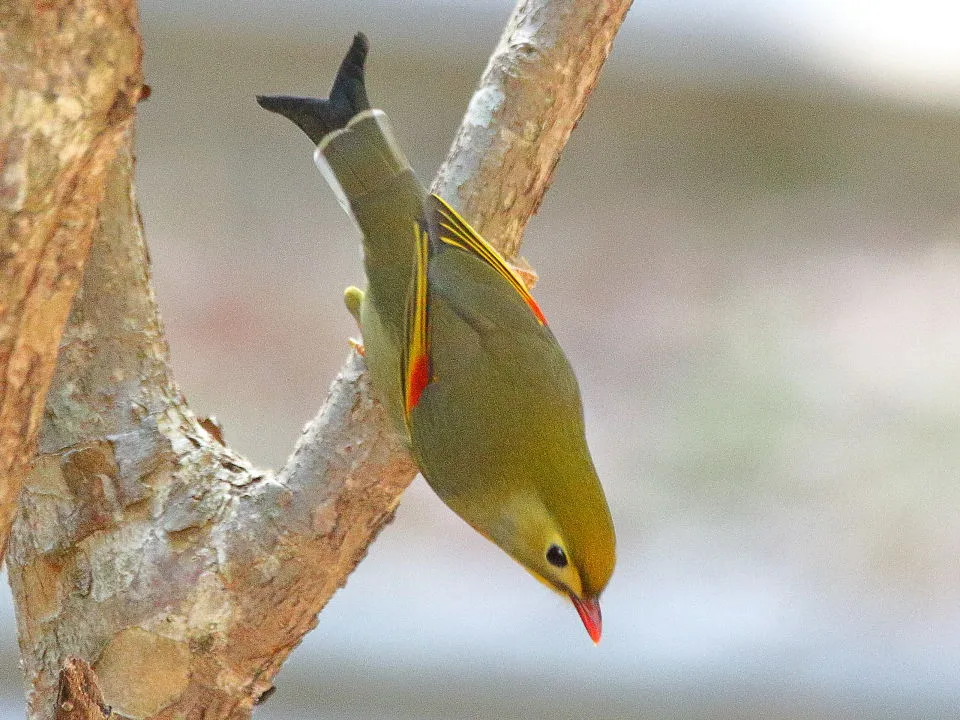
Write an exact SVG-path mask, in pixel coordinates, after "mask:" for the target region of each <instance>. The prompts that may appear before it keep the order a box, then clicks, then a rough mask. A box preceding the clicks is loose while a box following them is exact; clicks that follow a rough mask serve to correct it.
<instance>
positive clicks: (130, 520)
mask: <svg viewBox="0 0 960 720" xmlns="http://www.w3.org/2000/svg"><path fill="white" fill-rule="evenodd" d="M628 5H629V2H619V3H613V2H608V3H603V2H588V1H587V0H580V1H579V2H575V1H573V0H568V1H567V2H562V1H556V2H546V0H542V1H541V2H526V3H521V5H520V6H519V7H518V9H517V11H516V13H515V16H514V18H513V19H512V20H511V24H510V26H509V27H508V31H507V34H506V35H505V37H504V40H503V41H501V45H500V50H498V53H499V55H498V56H496V57H495V58H494V59H493V60H492V61H491V68H495V69H497V70H496V72H497V73H499V75H498V77H500V78H501V79H500V80H499V82H500V83H501V84H500V85H499V86H496V82H498V81H497V80H496V78H494V79H490V78H489V77H488V78H487V79H485V81H484V85H483V86H482V87H481V90H480V91H479V92H480V93H483V94H486V95H489V94H490V93H491V92H492V90H491V88H492V87H498V88H499V89H498V92H499V93H500V94H501V95H502V97H501V99H500V100H499V101H498V102H497V104H496V106H495V107H488V106H487V105H485V104H484V101H483V100H482V99H481V100H479V101H478V100H474V102H473V103H471V109H470V111H468V114H467V117H466V118H465V120H464V128H463V129H462V130H461V133H460V135H459V136H458V140H457V142H456V143H455V144H454V147H453V149H452V150H451V154H450V157H449V158H448V160H447V163H446V164H445V166H444V168H445V169H444V172H443V173H442V175H441V177H440V178H439V179H438V181H437V183H436V184H435V188H437V189H438V190H439V191H441V192H443V193H444V194H446V195H448V196H450V197H457V194H456V193H455V192H453V191H456V190H457V189H458V188H459V189H460V190H459V195H460V197H461V205H463V198H464V197H466V195H465V194H464V190H463V188H464V187H468V186H469V187H476V188H485V187H487V186H488V185H495V184H496V185H499V186H501V187H509V188H517V189H519V188H523V192H522V193H521V192H519V191H516V192H515V193H514V195H515V198H514V200H513V201H512V202H510V203H504V202H503V201H502V200H501V199H500V197H499V196H498V195H496V194H495V193H486V194H484V195H483V197H485V198H486V200H484V201H483V202H480V203H477V202H473V201H472V200H471V202H470V204H469V205H467V206H466V207H467V210H468V212H469V213H470V217H471V219H473V218H474V217H475V218H477V219H478V220H479V222H478V225H479V227H480V229H481V230H482V231H483V230H489V228H490V227H491V226H490V222H491V221H490V218H491V217H493V216H494V215H498V216H507V217H508V218H509V219H510V220H509V224H508V225H504V226H503V227H509V228H511V232H516V233H519V232H520V229H521V228H522V227H523V226H524V224H525V223H526V221H527V219H528V218H529V215H530V214H531V213H532V212H533V211H534V209H535V207H536V206H537V204H538V203H539V200H540V196H541V195H542V193H543V191H544V190H545V189H546V185H547V183H548V181H549V177H550V173H551V170H552V168H553V167H554V165H555V164H556V161H557V158H558V157H559V153H560V150H561V148H562V147H563V144H564V142H565V141H566V139H567V136H568V135H569V132H570V130H571V129H572V128H573V126H574V125H575V123H576V121H577V118H579V116H580V113H581V111H582V109H583V106H584V103H585V101H586V96H587V94H588V93H589V90H590V88H592V87H593V84H594V82H595V80H596V76H597V74H598V72H599V70H600V67H601V65H602V62H603V60H604V58H605V57H606V55H607V52H608V51H609V46H610V43H611V41H612V38H613V36H614V34H615V32H616V28H617V27H618V26H619V22H620V20H622V17H623V14H624V13H625V12H626V9H627V6H628ZM518 28H524V29H523V30H522V32H521V35H522V38H523V51H522V52H519V53H518V52H516V45H517V41H516V37H517V36H516V33H517V32H520V31H518V30H517V29H518ZM511 38H514V39H513V40H511ZM571 47H573V48H580V50H579V51H577V52H579V54H576V53H573V54H571V50H570V48H571ZM564 68H566V69H564ZM527 73H532V74H533V75H534V76H535V77H537V78H539V80H538V81H536V82H533V83H526V82H521V81H520V80H519V78H521V77H522V76H524V75H525V74H527ZM490 74H491V71H490V70H488V73H487V76H490ZM544 95H547V96H549V98H550V101H549V102H547V101H545V100H544V99H543V97H544ZM478 107H485V108H487V109H486V110H485V111H484V112H482V113H479V114H478V110H477V108H478ZM500 123H509V124H511V126H513V125H514V124H516V123H519V125H518V127H529V128H536V129H539V130H536V131H535V130H530V132H529V133H528V134H527V136H526V137H525V138H523V137H520V136H518V135H516V134H515V133H513V132H512V131H511V132H507V131H504V132H500V131H499V130H498V129H497V128H498V127H499V125H500ZM474 137H475V138H476V140H473V139H471V138H474ZM538 137H539V140H537V138H538ZM475 142H476V143H481V144H482V147H483V148H484V149H483V150H482V152H480V154H479V155H478V154H477V153H476V152H475ZM543 143H546V144H547V145H548V146H549V147H550V148H551V149H550V150H549V151H548V152H545V151H544V150H543V147H542V144H543ZM515 144H519V149H516V148H514V145H515ZM487 154H491V156H492V157H497V158H501V160H499V161H497V162H504V160H503V158H506V157H510V158H512V160H510V161H509V162H508V163H507V164H506V165H505V166H503V167H501V166H499V165H498V164H497V163H496V162H491V163H488V162H486V161H485V160H483V158H484V157H485V156H486V155H487ZM468 156H469V157H468ZM470 158H472V159H470ZM132 173H133V159H132V154H131V152H130V151H129V149H128V150H126V151H124V152H122V153H121V154H120V155H118V157H117V159H116V161H115V162H114V163H113V165H112V167H111V170H110V173H109V178H108V184H107V193H106V195H105V197H104V199H103V202H102V204H101V207H100V213H99V219H98V226H97V229H96V233H95V240H94V246H93V249H92V250H91V254H90V261H89V263H88V267H87V271H86V274H85V277H84V282H83V287H82V289H81V291H80V293H79V294H78V297H77V302H76V303H75V305H74V308H73V311H72V314H71V317H70V320H69V323H68V330H67V332H66V333H65V334H64V339H63V343H62V352H61V358H60V362H59V365H58V368H57V374H56V377H55V378H54V382H53V386H52V388H51V392H50V396H49V400H48V405H47V412H46V415H45V418H44V427H43V432H42V441H41V454H40V456H39V457H38V460H37V462H36V468H35V470H34V472H33V473H32V474H31V475H30V477H29V479H28V482H27V483H26V485H25V487H24V493H23V499H22V503H21V505H22V512H21V514H20V515H19V517H18V519H17V523H16V525H15V529H14V533H13V536H12V539H11V545H10V553H9V566H10V581H11V585H12V587H13V589H14V594H15V598H16V602H17V618H18V626H19V632H20V643H21V650H22V655H23V662H24V666H25V669H26V673H27V683H28V687H29V692H30V698H29V704H30V712H31V715H32V716H33V717H37V718H41V717H42V718H50V717H52V716H53V715H54V714H55V706H56V698H57V689H58V677H59V673H60V670H61V667H62V665H63V663H64V662H65V660H66V659H67V658H69V657H78V658H84V659H86V660H87V661H89V662H90V663H91V665H92V666H93V668H94V670H95V671H96V674H97V676H98V678H99V686H100V688H101V690H102V692H103V697H104V701H105V702H106V704H107V705H110V706H112V707H113V710H114V712H115V713H118V714H120V715H123V716H126V717H130V718H148V717H151V718H152V717H158V718H181V717H201V716H203V717H205V718H211V719H214V718H238V719H239V718H246V717H247V716H248V715H249V713H250V709H251V707H252V705H253V704H254V703H255V702H256V700H257V699H258V698H259V697H260V696H261V695H262V694H263V693H265V692H267V691H268V690H269V689H270V687H271V679H272V677H273V676H274V674H275V673H276V671H277V670H278V669H279V667H280V664H281V663H282V662H283V660H284V659H285V658H286V656H287V655H288V653H289V652H290V650H291V649H292V648H293V647H294V646H295V645H296V644H297V643H298V642H299V640H300V639H301V638H302V636H303V635H304V634H305V633H306V632H307V631H308V630H309V629H311V628H312V627H313V626H314V624H315V623H316V615H317V613H318V612H319V611H320V610H321V609H322V608H323V606H324V605H325V604H326V602H327V601H328V600H329V599H330V597H331V596H332V594H333V593H334V592H335V591H336V589H337V588H339V587H340V586H342V585H343V583H344V582H345V580H346V578H347V576H348V575H349V573H350V572H351V571H352V570H353V568H354V567H355V566H356V564H357V563H358V562H359V561H360V559H362V557H363V555H364V553H365V552H366V548H367V547H368V545H369V543H370V542H371V541H372V540H373V539H374V538H375V536H376V535H377V533H378V532H379V530H380V529H381V528H382V527H383V525H384V524H385V523H386V522H388V521H389V520H390V518H391V517H392V514H393V510H394V508H395V507H396V504H397V502H398V501H399V497H400V494H401V493H402V492H403V490H404V489H405V488H406V486H407V485H408V484H409V482H410V480H411V479H412V478H413V476H414V473H415V468H414V466H413V464H412V463H411V461H410V459H409V457H408V456H407V454H406V453H405V452H404V451H403V449H402V448H401V447H400V445H399V444H398V442H397V441H396V439H395V438H394V437H393V435H392V433H391V432H390V431H389V429H388V425H387V423H386V422H385V418H384V416H383V412H382V409H381V408H380V407H379V406H378V405H377V404H375V403H373V402H372V401H371V400H370V399H369V393H368V391H367V385H366V382H367V381H366V374H365V373H364V372H363V362H362V360H361V359H360V358H358V357H357V356H356V355H353V354H351V356H350V357H349V359H348V360H347V362H346V364H345V365H344V367H343V369H342V370H341V373H340V375H339V376H338V378H337V379H336V380H335V381H334V383H333V385H332V387H331V390H330V395H329V397H328V399H327V401H326V403H325V404H324V406H323V408H322V409H321V410H320V413H319V415H318V416H317V417H316V418H315V419H314V420H313V421H312V422H311V423H310V424H309V425H308V426H307V428H306V429H305V431H304V433H303V435H302V437H301V438H300V441H299V442H298V444H297V446H296V448H295V450H294V452H293V454H292V455H291V457H290V459H289V460H288V461H287V463H286V465H285V467H284V468H283V469H281V470H280V471H279V472H278V473H277V474H275V475H274V474H271V473H266V472H262V471H258V470H256V469H255V468H253V467H252V466H251V465H250V464H249V463H248V462H247V461H246V460H244V459H243V458H241V457H239V456H238V455H236V454H235V453H233V452H232V451H230V450H229V448H227V447H225V446H223V445H222V444H221V443H220V442H218V441H217V439H216V438H215V437H213V436H211V435H210V434H209V433H208V432H207V431H206V430H205V429H204V428H203V426H202V425H201V424H200V423H199V422H198V421H197V420H196V418H194V417H193V415H192V414H191V413H190V411H189V409H188V408H187V405H186V403H185V401H184V399H183V398H182V397H181V396H180V394H179V392H178V391H177V389H176V386H175V384H174V382H173V379H172V377H171V375H170V370H169V365H168V362H167V350H166V345H165V342H164V338H163V334H162V330H161V327H160V323H159V318H158V316H157V312H156V307H155V304H154V299H153V294H152V290H151V287H150V278H149V264H148V258H147V252H146V248H145V245H144V244H143V237H142V232H141V227H140V224H139V219H138V216H137V210H136V203H135V199H134V196H133V191H132ZM471 192H473V191H471ZM495 238H496V239H499V240H500V241H501V243H502V242H504V241H506V240H507V239H508V238H505V237H504V236H503V235H502V234H499V235H495ZM509 240H510V242H511V243H512V245H510V247H515V246H516V244H517V243H518V242H519V238H518V237H510V238H509Z"/></svg>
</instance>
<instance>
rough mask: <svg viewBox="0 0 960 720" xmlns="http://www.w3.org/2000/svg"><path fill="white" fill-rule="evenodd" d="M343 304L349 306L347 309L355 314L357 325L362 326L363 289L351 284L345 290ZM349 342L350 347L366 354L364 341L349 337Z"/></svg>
mask: <svg viewBox="0 0 960 720" xmlns="http://www.w3.org/2000/svg"><path fill="white" fill-rule="evenodd" d="M343 304H344V305H346V306H347V310H348V311H349V312H350V314H351V315H353V319H354V320H356V322H357V327H358V328H359V327H360V306H361V305H362V304H363V290H361V289H360V288H358V287H356V286H354V285H351V286H350V287H348V288H347V289H346V290H344V291H343ZM347 342H349V343H350V347H352V348H353V349H354V350H356V351H357V353H358V354H360V355H365V354H366V353H365V352H364V349H363V341H362V340H358V339H356V338H349V339H348V340H347Z"/></svg>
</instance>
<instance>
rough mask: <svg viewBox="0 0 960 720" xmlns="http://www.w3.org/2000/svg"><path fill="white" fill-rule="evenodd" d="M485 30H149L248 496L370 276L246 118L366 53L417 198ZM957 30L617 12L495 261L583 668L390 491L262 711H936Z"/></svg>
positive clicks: (184, 281)
mask: <svg viewBox="0 0 960 720" xmlns="http://www.w3.org/2000/svg"><path fill="white" fill-rule="evenodd" d="M512 6H513V3H512V2H511V1H510V0H489V1H488V2H465V1H461V2H454V1H453V0H450V1H443V0H434V1H433V2H421V3H405V2H390V1H388V0H375V1H371V0H366V1H365V2H340V3H332V2H328V1H327V0H319V1H316V2H306V1H305V0H281V1H280V2H270V3H267V2H254V1H253V0H246V1H244V2H228V1H227V0H204V1H201V2H195V3H192V4H185V3H179V2H172V0H142V3H141V7H142V20H143V22H142V25H143V34H144V38H145V42H146V51H147V55H146V75H147V82H149V83H150V84H151V85H152V88H153V95H152V97H151V98H150V100H149V101H148V102H146V103H143V104H142V105H141V106H140V120H139V129H138V135H139V137H138V147H139V151H138V154H139V166H138V170H139V172H138V174H139V179H138V189H139V195H140V203H141V207H142V210H143V216H144V220H145V223H146V229H147V236H148V238H149V242H150V250H151V255H152V258H153V262H154V267H153V271H154V279H155V282H156V288H157V294H158V297H159V302H160V306H161V312H162V314H163V318H164V321H165V325H166V330H167V335H168V338H169V340H170V344H171V350H172V353H173V362H174V369H175V372H176V375H177V377H178V379H179V382H180V383H181V385H182V387H183V389H184V391H185V393H186V395H187V397H188V398H189V399H190V401H191V404H192V406H193V408H194V409H195V410H196V412H197V413H198V414H213V415H216V416H217V417H218V418H219V419H220V421H221V422H222V423H223V425H224V428H225V432H226V437H227V440H228V441H229V442H230V443H231V444H232V445H233V446H234V447H236V448H237V449H238V450H240V451H241V452H243V453H245V454H247V455H248V456H249V457H251V458H252V459H253V460H254V461H255V462H256V463H258V464H260V465H262V466H265V467H273V468H277V467H279V466H280V465H281V464H282V463H283V461H284V458H285V457H286V455H287V453H288V452H289V451H290V450H291V449H292V447H293V443H294V441H295V440H296V438H297V436H298V434H299V432H300V429H301V427H302V426H303V424H304V423H305V422H307V421H308V420H309V419H310V418H311V417H312V416H313V414H315V412H316V411H317V409H318V408H319V407H320V404H321V403H322V402H323V399H324V397H325V395H326V390H327V387H328V384H329V383H330V381H331V380H332V379H333V377H334V376H335V374H336V372H337V369H338V368H339V366H340V364H341V362H342V360H343V359H344V357H345V355H346V352H347V343H346V339H347V337H348V336H350V335H351V334H353V333H354V332H355V329H354V327H353V325H352V322H351V320H350V318H349V316H348V315H347V313H346V311H345V310H344V308H343V305H342V301H341V295H342V290H343V288H344V286H346V285H348V284H351V283H357V282H359V281H361V279H362V276H361V265H360V256H359V244H358V236H357V233H356V230H355V229H354V227H353V226H352V224H351V223H350V221H349V220H348V219H347V218H346V216H344V215H343V214H342V212H341V210H340V208H339V207H338V206H337V204H336V202H335V200H334V197H333V195H332V193H331V192H330V191H329V190H328V189H327V187H326V186H325V185H324V184H323V181H322V179H321V177H320V175H319V173H318V172H317V171H316V169H315V167H314V165H313V162H312V159H311V150H312V148H311V147H310V144H309V142H308V141H307V140H306V139H305V138H304V137H303V136H302V135H301V134H300V133H299V132H298V131H296V129H295V128H293V127H292V126H291V125H289V123H286V122H284V121H282V120H281V119H280V118H277V117H275V116H272V115H269V114H268V113H265V112H263V111H262V110H260V109H259V108H258V107H257V105H256V104H255V102H254V101H253V96H254V94H256V93H261V92H268V93H269V92H284V93H286V92H289V93H303V94H313V95H323V94H326V91H327V89H328V87H329V83H330V80H331V78H332V76H333V73H334V72H335V69H336V66H337V63H338V62H339V58H340V56H341V55H342V53H343V51H344V49H345V48H346V46H347V44H348V43H349V40H350V37H351V34H352V33H353V32H354V31H355V30H357V29H363V30H365V31H366V32H367V33H368V35H369V36H370V38H371V41H372V46H373V50H372V54H371V57H370V61H369V71H368V76H369V81H368V85H369V87H370V93H371V97H373V98H375V101H376V103H377V104H378V105H379V106H380V107H383V108H384V109H386V110H387V111H388V112H389V114H390V116H391V118H392V120H393V124H394V127H395V129H396V131H397V134H398V135H399V137H400V139H401V141H402V143H403V145H404V146H405V148H406V150H407V152H408V154H409V156H410V157H411V159H412V161H413V162H414V165H415V166H416V168H417V170H418V172H419V174H420V176H421V177H422V178H423V179H424V180H429V179H430V178H431V177H432V176H433V173H434V172H435V170H436V168H437V166H438V165H439V163H440V162H441V160H442V159H443V157H444V156H445V154H446V151H447V149H448V146H449V143H450V141H451V139H452V137H453V133H454V131H455V129H456V127H457V125H458V123H459V120H460V117H461V115H462V113H463V111H464V109H465V107H466V104H467V102H468V100H469V97H470V94H471V92H472V90H473V87H474V85H475V83H476V81H477V79H478V77H479V75H480V73H481V72H482V70H483V67H484V65H485V62H486V59H487V56H488V54H489V52H490V51H491V50H492V48H493V47H494V45H495V44H496V42H497V39H498V37H499V34H500V31H501V29H502V27H503V25H504V22H505V21H506V19H507V17H508V15H509V13H510V10H511V9H512ZM958 28H960V6H958V5H956V4H955V3H951V2H935V1H933V0H914V1H913V2H909V3H908V2H867V0H780V2H777V3H768V2H763V1H762V0H723V1H721V0H680V1H678V0H673V1H670V0H647V1H646V2H638V3H637V4H636V6H635V7H634V8H633V10H632V11H631V14H630V16H629V17H628V20H627V23H626V25H625V26H624V28H623V30H622V32H621V34H620V37H619V38H618V40H617V43H616V45H615V47H614V51H613V54H612V55H611V58H610V60H609V62H608V65H607V67H606V69H605V70H604V73H603V76H602V78H601V82H600V84H599V86H598V87H597V89H596V91H595V93H594V95H593V98H592V100H591V102H590V104H589V106H588V108H587V112H586V114H585V116H584V118H583V121H582V122H581V123H580V126H579V127H578V129H577V130H576V132H575V133H574V135H573V138H572V140H571V142H570V145H569V147H568V149H567V151H566V153H565V154H564V156H563V159H562V160H561V163H560V165H559V167H558V169H557V174H556V181H555V183H554V186H553V188H552V189H551V191H550V192H549V194H548V195H547V197H546V200H545V202H544V204H543V207H542V208H541V210H540V213H539V215H538V216H537V217H536V218H534V220H533V221H532V222H531V223H530V226H529V229H528V231H527V234H526V239H525V243H524V248H523V253H524V255H525V256H526V257H527V259H528V260H529V261H530V262H531V263H532V264H533V266H534V267H536V268H537V270H538V271H539V273H540V276H541V280H540V283H539V285H538V287H537V297H538V300H539V301H540V304H541V306H542V307H543V308H544V311H545V312H546V313H547V315H548V317H550V320H551V325H552V327H553V329H554V331H555V333H556V334H557V335H558V336H559V337H560V340H561V342H562V343H563V344H564V347H565V348H566V350H567V352H568V354H569V355H570V357H571V360H572V362H573V365H574V367H575V368H577V369H578V373H579V377H580V381H581V385H582V388H583V393H584V400H585V405H586V414H587V424H588V428H589V436H590V441H591V444H592V447H593V452H594V458H595V460H596V464H597V466H598V469H599V470H600V473H601V476H602V478H603V479H604V483H605V485H606V488H607V490H608V494H609V499H610V503H611V506H612V509H613V514H614V519H615V522H616V524H617V528H618V532H619V566H618V570H617V573H616V575H615V576H614V580H613V582H612V584H611V586H610V588H609V590H608V592H607V593H606V595H605V596H604V600H605V604H604V639H603V642H602V644H601V645H600V646H599V647H596V648H595V647H593V646H592V644H591V643H590V641H589V639H588V638H587V636H586V634H585V633H584V631H583V629H582V627H581V626H580V623H579V620H578V619H577V617H576V614H575V612H574V611H573V609H572V608H571V607H570V606H569V604H568V603H566V602H565V601H563V600H562V599H560V598H558V597H553V596H551V595H550V594H549V593H547V592H546V591H545V590H544V589H543V588H542V587H541V586H540V585H539V584H538V583H536V582H533V581H532V580H531V579H530V578H529V577H528V576H527V575H526V574H525V573H524V572H523V571H522V570H521V569H520V568H519V567H518V566H516V565H514V564H513V563H512V562H511V561H510V560H509V559H507V558H506V556H504V555H502V554H501V553H500V552H499V551H498V550H496V549H495V548H494V547H493V546H492V545H489V544H488V543H487V542H486V541H484V540H483V539H481V538H480V537H479V536H477V535H476V534H475V533H473V532H472V531H471V530H470V529H469V528H468V527H467V526H466V525H465V524H463V523H462V522H461V521H460V520H459V519H457V518H456V517H455V516H454V515H453V514H452V513H451V512H450V511H448V510H447V509H446V508H445V507H444V506H443V505H442V504H441V503H440V502H439V501H438V500H437V499H436V498H435V497H434V496H433V495H432V494H431V493H430V491H429V489H428V488H427V487H426V485H425V484H424V483H423V481H422V480H419V479H418V480H417V481H416V482H415V483H414V485H413V486H412V487H411V489H410V491H409V492H408V493H407V494H406V495H405V497H404V500H403V502H402V504H401V507H400V509H399V512H398V515H397V519H396V521H395V522H394V523H393V524H392V525H391V526H390V527H388V528H387V529H386V531H385V532H384V533H383V535H382V536H381V538H380V539H379V541H378V542H377V543H375V544H374V546H373V547H372V548H371V551H370V555H369V557H368V559H367V560H366V561H364V562H363V563H362V564H361V565H360V567H359V569H358V570H357V572H356V573H355V574H354V575H353V576H352V577H351V579H350V581H349V583H348V585H347V587H346V588H345V589H344V590H342V591H341V592H340V593H339V594H338V595H337V596H336V597H335V598H334V600H333V601H332V602H331V603H330V605H329V606H328V608H327V609H326V610H325V611H324V612H323V613H322V614H321V616H320V622H319V626H318V627H317V629H316V630H315V631H314V632H313V633H311V634H310V635H309V636H308V638H307V639H306V641H305V642H304V643H303V645H302V646H301V647H300V648H298V650H297V651H296V652H295V653H294V655H293V656H292V657H291V659H290V661H289V662H288V663H287V665H286V666H285V668H284V670H283V671H282V672H281V674H280V676H279V677H278V680H277V685H278V691H277V692H276V694H275V695H274V696H273V697H272V698H271V699H270V700H269V702H267V703H266V704H265V705H264V706H263V707H262V708H259V709H258V710H257V711H256V714H257V716H258V717H260V718H269V719H271V720H273V719H274V718H276V719H277V720H279V719H280V718H285V719H287V718H342V719H346V720H353V719H357V720H361V719H370V720H379V719H380V718H384V719H386V718H550V719H551V720H561V719H564V718H583V717H591V718H677V719H679V718H684V719H691V718H731V719H733V718H750V719H753V718H756V719H760V718H763V719H767V718H783V719H788V718H789V719H800V718H810V719H811V720H812V719H814V718H818V719H820V718H871V719H873V718H891V719H893V718H896V719H906V718H923V719H931V718H953V717H958V716H960V673H958V667H960V565H958V557H960V512H958V509H960V242H958V235H960V43H958V42H957V33H958ZM5 612H6V613H7V614H8V615H9V614H10V610H9V607H7V609H6V610H5ZM6 627H7V631H6V633H5V634H4V635H3V636H2V638H0V640H2V642H3V647H4V648H5V652H6V654H7V656H8V661H7V662H4V664H3V666H4V667H6V668H8V670H7V674H6V675H5V676H4V677H3V678H2V679H3V680H4V682H5V687H4V690H3V693H4V696H5V697H8V698H10V700H9V703H8V709H9V714H10V715H11V716H13V717H15V716H18V715H20V714H21V712H22V710H21V707H22V700H21V692H20V689H19V686H20V682H21V681H20V678H19V676H18V675H17V673H16V671H15V664H14V660H13V657H14V655H13V654H14V653H15V642H16V641H15V638H14V636H13V622H12V620H8V621H7V623H6Z"/></svg>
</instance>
